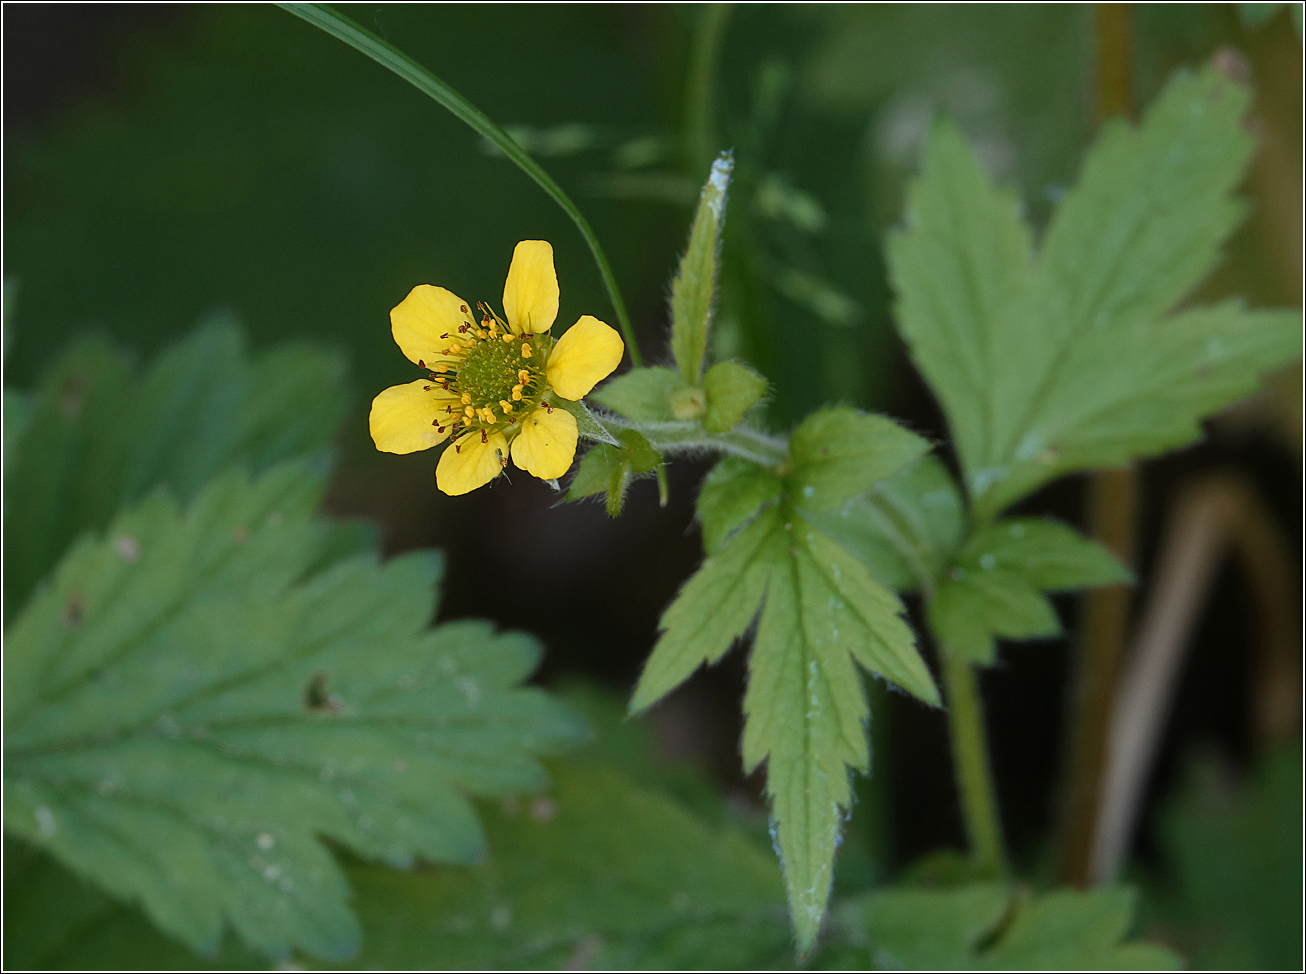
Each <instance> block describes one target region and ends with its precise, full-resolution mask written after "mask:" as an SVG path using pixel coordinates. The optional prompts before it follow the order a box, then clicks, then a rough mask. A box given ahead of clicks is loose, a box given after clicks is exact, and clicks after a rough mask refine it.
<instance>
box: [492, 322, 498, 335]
mask: <svg viewBox="0 0 1306 974" xmlns="http://www.w3.org/2000/svg"><path fill="white" fill-rule="evenodd" d="M490 335H491V336H493V337H494V338H498V337H499V326H498V325H496V324H495V323H494V322H493V321H492V322H490Z"/></svg>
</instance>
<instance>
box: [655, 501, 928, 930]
mask: <svg viewBox="0 0 1306 974" xmlns="http://www.w3.org/2000/svg"><path fill="white" fill-rule="evenodd" d="M759 603H760V610H761V621H760V623H759V624H758V630H757V638H756V640H755V641H754V645H753V649H752V653H751V654H750V656H749V682H748V691H747V694H746V696H745V699H744V712H745V729H744V742H743V751H744V767H745V769H746V770H748V771H751V770H753V769H754V768H756V767H757V766H759V765H760V764H761V763H763V762H766V765H767V794H768V796H769V798H770V800H771V811H772V821H773V826H774V830H775V839H776V846H777V850H778V852H779V855H780V859H781V863H782V864H783V866H784V872H785V884H786V889H787V893H788V899H789V907H790V912H791V915H792V917H793V922H794V929H795V933H796V935H797V939H798V946H799V950H800V952H803V953H805V952H807V951H808V950H809V949H810V948H811V946H812V944H813V943H814V941H815V938H816V934H817V931H818V929H819V928H820V923H821V918H822V916H823V915H824V913H825V908H826V903H827V901H828V899H829V895H830V883H831V880H832V876H833V866H834V853H835V849H836V847H837V845H838V839H839V831H840V828H841V826H842V822H843V818H844V815H845V812H846V810H847V809H848V807H849V805H850V803H851V799H852V795H851V790H850V787H849V773H850V771H851V770H858V771H862V772H866V771H869V754H868V750H867V742H866V729H865V722H866V720H867V717H868V711H867V706H866V697H865V693H864V690H863V687H862V682H861V676H860V674H859V672H858V664H860V666H861V667H862V668H864V669H867V670H869V671H871V672H872V673H875V674H878V675H880V676H883V677H884V678H885V679H887V680H889V681H890V682H892V683H894V684H897V685H899V686H901V687H903V688H904V689H906V690H908V691H909V692H911V693H913V694H915V695H916V696H918V697H920V698H922V699H924V700H926V701H927V702H929V703H933V704H936V705H937V704H938V702H939V698H938V692H937V690H936V688H935V686H934V682H933V680H932V679H931V677H930V674H929V671H928V669H926V667H925V664H924V661H923V660H922V659H921V658H920V656H919V654H918V653H917V651H916V648H915V639H914V637H913V635H912V632H911V630H910V629H909V628H908V627H907V625H906V623H905V622H904V621H903V619H902V618H901V613H902V605H901V603H900V602H899V601H898V599H897V598H896V597H895V596H894V595H893V593H892V592H890V591H889V590H888V589H886V588H884V587H883V586H881V585H880V584H879V583H878V582H876V581H875V580H874V579H873V578H872V577H871V575H870V574H869V572H868V571H867V570H866V568H865V566H863V565H862V563H861V562H859V561H857V560H856V559H855V558H853V557H852V556H851V555H849V554H848V553H847V552H845V551H844V550H843V549H842V548H840V547H839V546H838V545H836V544H834V543H833V542H832V541H830V540H829V539H828V538H826V537H824V536H823V535H821V534H820V533H819V532H818V531H816V530H815V529H814V528H813V527H812V526H811V525H809V524H808V523H807V521H805V520H804V518H803V517H802V515H801V513H800V512H798V511H796V510H794V509H793V508H792V507H790V506H789V505H788V504H787V503H786V504H781V505H779V506H769V507H765V508H764V509H763V510H762V512H761V513H760V514H759V515H758V516H757V517H756V518H755V519H754V520H753V521H752V522H751V523H749V524H748V525H747V526H745V527H744V528H743V529H742V530H740V531H739V532H738V533H737V534H735V535H733V536H732V537H730V538H729V539H728V540H726V541H725V542H724V543H723V544H722V545H721V546H720V547H719V548H717V549H716V550H715V552H714V553H713V554H712V555H710V556H709V557H708V559H707V560H706V561H705V562H704V564H703V567H702V568H701V569H699V571H698V573H697V574H696V575H695V576H694V577H693V578H691V579H690V580H689V582H688V583H686V585H685V587H684V588H683V589H682V590H681V592H680V595H679V596H678V597H677V598H676V601H675V602H673V603H672V604H671V606H670V607H669V608H668V609H667V611H666V612H665V613H664V614H663V616H662V621H661V627H662V629H663V633H662V637H661V639H659V641H658V644H657V646H656V647H654V650H653V653H652V655H651V656H650V657H649V660H648V663H647V664H646V665H645V668H644V672H643V674H642V675H641V677H640V682H639V686H638V687H637V688H636V690H635V696H634V699H633V700H632V702H631V708H632V710H636V711H637V710H641V709H643V708H645V707H648V706H650V705H652V704H653V703H655V702H656V701H657V700H658V699H660V698H661V697H662V696H664V695H665V694H666V693H668V692H669V691H670V690H671V689H673V688H674V687H676V686H677V685H679V684H680V683H681V682H682V681H683V680H684V679H686V678H687V677H688V676H689V675H690V674H691V673H692V672H693V671H694V670H696V669H697V668H698V667H699V666H700V665H702V664H703V663H705V662H706V663H712V662H715V661H716V660H718V659H720V658H721V656H722V655H724V654H725V652H726V651H727V650H728V649H729V648H730V646H731V645H732V644H733V643H734V641H735V640H736V639H738V638H739V637H740V636H742V635H743V634H744V632H745V631H746V630H747V629H748V628H749V626H750V625H751V624H752V621H753V618H754V617H755V615H756V614H757V613H758V610H759Z"/></svg>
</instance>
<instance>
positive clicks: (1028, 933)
mask: <svg viewBox="0 0 1306 974" xmlns="http://www.w3.org/2000/svg"><path fill="white" fill-rule="evenodd" d="M1134 899H1135V897H1134V893H1133V890H1130V889H1126V888H1123V887H1114V888H1106V889H1094V890H1087V891H1081V890H1071V889H1058V890H1053V891H1052V892H1050V893H1047V894H1045V895H1043V896H1039V897H1034V898H1033V899H1031V900H1030V901H1029V902H1027V903H1023V904H1021V905H1020V907H1019V908H1018V909H1017V911H1016V914H1015V917H1014V918H1013V919H1012V921H1011V923H1010V924H1009V925H1008V926H1007V928H1006V930H1005V931H1004V932H1003V934H1002V936H1001V938H1000V939H999V940H998V942H997V943H996V944H995V945H994V946H993V947H992V949H990V950H988V951H985V952H984V955H983V960H984V966H985V967H988V968H993V969H997V970H1034V971H1049V970H1052V971H1055V970H1090V971H1091V970H1099V971H1113V970H1126V971H1127V970H1176V969H1178V968H1179V967H1180V966H1181V965H1180V961H1179V958H1178V957H1176V956H1175V955H1174V953H1172V952H1171V951H1169V950H1167V949H1165V948H1164V947H1161V946H1159V945H1156V944H1149V943H1143V942H1141V941H1134V942H1132V943H1124V942H1122V941H1124V939H1125V937H1126V935H1127V934H1128V932H1129V928H1130V926H1131V924H1132V920H1133V915H1134Z"/></svg>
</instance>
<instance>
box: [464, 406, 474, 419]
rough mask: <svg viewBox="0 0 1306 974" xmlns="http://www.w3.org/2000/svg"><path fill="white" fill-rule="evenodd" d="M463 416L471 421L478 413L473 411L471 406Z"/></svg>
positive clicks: (465, 410)
mask: <svg viewBox="0 0 1306 974" xmlns="http://www.w3.org/2000/svg"><path fill="white" fill-rule="evenodd" d="M463 414H464V415H465V416H466V417H467V418H468V419H471V418H472V417H473V416H474V415H476V411H475V410H474V409H472V407H471V406H468V407H467V408H466V409H464V410H463Z"/></svg>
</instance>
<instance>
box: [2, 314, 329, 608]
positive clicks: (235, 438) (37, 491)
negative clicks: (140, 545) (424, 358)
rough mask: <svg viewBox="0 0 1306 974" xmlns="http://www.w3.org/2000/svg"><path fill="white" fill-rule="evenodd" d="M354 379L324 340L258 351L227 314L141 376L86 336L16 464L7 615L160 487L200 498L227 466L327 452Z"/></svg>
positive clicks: (49, 392)
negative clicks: (347, 379) (126, 509)
mask: <svg viewBox="0 0 1306 974" xmlns="http://www.w3.org/2000/svg"><path fill="white" fill-rule="evenodd" d="M343 380H344V368H343V365H342V363H341V360H340V358H339V357H338V356H336V355H334V354H331V353H328V352H325V351H323V350H321V349H318V348H314V347H312V346H307V345H286V346H281V347H279V348H275V349H272V350H270V351H268V352H264V353H263V354H261V355H259V356H257V357H255V358H254V359H253V360H252V361H251V360H250V357H249V356H248V354H247V353H246V351H245V343H244V338H243V336H242V334H241V332H240V329H239V328H238V326H237V325H236V324H235V322H234V321H233V320H232V319H230V318H229V317H227V316H222V315H217V316H213V317H211V318H210V319H209V320H207V321H206V322H205V323H204V324H202V325H201V326H200V327H198V328H197V329H196V330H195V331H193V332H192V333H191V334H190V335H189V336H187V337H186V338H183V339H182V340H181V341H179V342H177V343H176V344H174V345H172V346H171V347H170V348H168V349H165V350H164V351H163V352H161V353H160V355H159V356H158V357H157V358H156V359H155V360H154V361H153V362H152V363H151V364H150V366H149V368H148V369H146V370H145V372H144V374H143V375H142V376H140V377H139V378H136V377H134V376H133V370H132V368H131V366H130V365H129V363H128V361H127V359H126V357H125V356H124V355H123V354H122V353H121V352H119V351H117V350H116V349H114V348H113V347H112V346H110V345H108V344H107V343H106V342H104V341H103V340H101V339H96V338H91V339H87V340H84V341H82V342H80V343H79V344H77V345H75V346H74V347H73V348H72V349H71V350H70V351H69V352H68V353H67V354H66V355H65V356H64V357H63V358H62V359H61V360H60V361H59V363H58V364H56V365H55V366H54V367H53V368H52V369H51V370H50V371H49V372H48V373H47V374H46V376H45V378H44V380H43V381H42V383H41V385H40V388H39V389H38V391H37V392H36V393H35V394H34V403H33V414H32V419H31V424H30V427H29V430H28V434H29V435H27V436H26V437H24V439H23V443H22V449H21V450H19V451H18V455H17V457H16V458H15V460H14V462H13V463H12V464H9V463H6V504H5V551H4V556H5V581H4V584H5V607H6V613H7V616H6V617H7V618H8V617H10V616H11V615H12V612H14V611H16V610H17V609H19V608H20V607H21V606H22V603H23V600H24V599H25V597H26V596H27V594H28V593H29V592H30V591H31V590H32V587H33V586H34V585H35V584H36V582H37V581H38V580H39V579H40V578H41V577H43V576H44V575H45V574H46V573H47V572H48V571H49V570H50V569H51V568H52V567H53V565H54V564H55V562H56V561H57V560H58V558H59V556H60V555H61V554H62V553H63V552H64V551H65V550H66V549H67V547H68V544H69V543H70V542H71V541H72V539H73V538H75V537H76V536H77V535H78V534H80V533H81V532H83V531H86V530H88V529H92V528H101V527H104V525H105V524H106V523H107V522H108V520H109V518H110V517H112V516H113V514H114V512H116V511H117V510H118V509H119V508H120V507H121V506H122V505H124V504H129V503H133V502H135V501H136V500H139V499H140V498H141V497H143V496H144V495H145V493H146V492H147V491H149V490H150V489H151V488H153V487H155V486H156V485H159V484H165V485H167V486H168V488H169V489H170V490H171V491H173V492H174V493H175V494H176V495H177V496H178V497H179V498H180V499H181V500H183V501H186V500H189V499H190V498H192V497H194V496H195V494H196V492H197V491H198V490H199V489H200V487H201V486H202V485H203V484H204V483H206V482H207V481H208V479H209V478H211V477H212V476H213V475H214V474H215V473H216V472H217V471H218V470H220V469H222V468H223V467H226V466H229V465H232V464H237V465H240V466H243V467H245V468H246V469H249V470H251V471H253V472H258V471H261V470H265V469H267V468H268V467H270V466H271V465H273V464H275V463H278V462H280V461H281V460H284V459H286V458H288V457H291V456H295V455H298V454H303V453H309V452H314V451H321V450H323V449H324V448H325V447H326V446H327V444H329V443H330V441H331V439H332V437H333V436H334V434H335V429H336V426H337V424H338V422H339V419H340V416H341V411H342V410H343V409H344V407H345V396H344V390H343V388H342V386H343Z"/></svg>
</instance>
